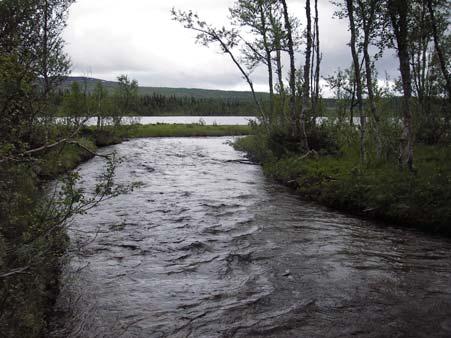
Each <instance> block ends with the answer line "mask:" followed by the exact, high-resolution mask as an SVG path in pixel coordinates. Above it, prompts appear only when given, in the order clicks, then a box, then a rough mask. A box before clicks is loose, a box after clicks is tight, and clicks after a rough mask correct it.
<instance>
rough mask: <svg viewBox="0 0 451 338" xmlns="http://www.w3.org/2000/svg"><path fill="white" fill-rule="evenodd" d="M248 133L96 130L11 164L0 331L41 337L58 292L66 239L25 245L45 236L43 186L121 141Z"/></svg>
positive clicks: (201, 128)
mask: <svg viewBox="0 0 451 338" xmlns="http://www.w3.org/2000/svg"><path fill="white" fill-rule="evenodd" d="M250 132H251V128H250V127H248V126H239V125H237V126H215V125H211V126H206V125H201V124H191V125H169V124H167V125H166V124H158V125H132V126H121V127H119V128H111V127H109V128H104V129H101V130H97V129H96V128H94V127H86V128H83V129H82V130H81V131H80V135H78V137H77V139H76V142H71V143H61V144H60V145H58V146H56V147H54V148H52V149H51V150H48V151H47V152H45V153H43V154H41V156H40V157H39V158H38V160H37V161H35V162H33V164H32V165H28V164H27V165H20V166H17V165H16V164H12V165H10V166H9V167H5V168H4V170H3V172H2V175H4V176H5V178H7V179H8V181H10V185H11V187H10V190H12V191H15V195H14V196H13V197H14V198H15V202H14V203H11V204H12V205H14V206H15V208H13V209H9V210H8V213H9V214H8V215H0V216H1V217H0V219H1V220H2V226H3V227H4V228H5V229H6V228H7V229H9V230H8V231H7V232H6V231H4V233H5V234H6V236H5V237H2V235H0V266H1V270H0V301H1V302H2V304H3V305H2V309H3V311H1V314H0V331H1V332H3V333H4V334H5V335H6V336H11V337H30V338H32V337H43V336H46V328H47V322H48V318H49V316H50V315H51V311H52V307H53V304H54V302H55V299H56V297H57V295H58V292H59V286H58V280H59V276H60V270H61V262H60V260H61V257H62V256H63V254H64V252H65V251H66V249H67V246H68V238H67V235H66V232H65V230H64V228H61V229H55V230H54V231H51V232H49V233H48V234H46V235H45V236H44V237H43V238H42V239H40V240H37V241H33V242H32V243H28V239H29V238H32V237H34V236H36V234H40V233H44V232H46V231H47V230H46V228H45V226H46V225H45V224H41V223H40V222H39V217H40V216H39V210H40V203H42V201H43V199H42V194H43V191H42V186H43V184H44V183H45V182H48V181H50V180H53V179H56V178H57V177H59V176H60V175H62V174H64V173H66V172H69V171H71V170H73V169H75V168H76V167H78V166H79V165H80V164H82V163H83V162H86V161H87V160H89V159H91V158H93V157H94V156H95V152H96V151H97V149H98V148H100V147H104V146H109V145H113V144H117V143H121V142H122V141H123V140H125V139H130V138H142V137H193V136H234V135H246V134H249V133H250ZM0 178H1V177H0ZM5 191H7V189H6V188H5ZM13 197H11V196H10V197H9V198H13ZM36 224H40V225H39V226H36ZM7 248H16V250H13V251H11V250H7ZM30 262H31V263H30ZM24 266H25V267H26V270H24V271H23V272H18V273H14V274H11V275H7V276H4V277H2V276H1V275H2V274H3V272H5V274H8V273H9V272H11V271H13V272H14V271H17V268H18V267H19V268H23V267H24Z"/></svg>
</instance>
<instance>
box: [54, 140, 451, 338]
mask: <svg viewBox="0 0 451 338" xmlns="http://www.w3.org/2000/svg"><path fill="white" fill-rule="evenodd" d="M231 140H233V138H230V137H224V138H154V139H135V140H132V141H129V142H125V143H122V144H120V145H116V146H113V147H109V148H106V149H103V150H102V151H103V152H107V153H108V152H111V151H113V150H114V151H117V153H118V154H119V155H120V156H122V157H123V159H124V161H123V163H122V164H121V165H120V167H119V168H118V172H117V180H118V181H119V182H121V183H130V182H138V183H139V187H138V188H137V189H135V190H134V191H133V192H130V193H128V194H124V195H121V196H118V197H116V198H114V199H112V200H110V201H107V202H104V203H102V204H100V205H98V206H97V207H95V208H94V209H92V210H90V211H89V212H88V213H87V214H85V215H80V216H77V217H76V218H75V219H74V220H73V222H72V226H71V228H70V229H69V235H70V237H71V242H72V244H71V245H72V250H71V252H72V254H71V257H70V259H68V262H67V264H66V266H65V269H64V272H63V278H62V280H61V293H60V296H59V299H58V301H57V310H58V313H57V315H56V317H55V319H54V323H53V324H52V336H53V337H86V338H91V337H92V338H94V337H192V338H203V337H205V338H207V337H282V338H284V337H451V241H450V240H447V239H442V238H435V237H431V236H427V235H425V234H422V233H418V232H415V231H411V230H406V229H401V228H396V227H391V226H388V225H382V224H376V223H374V222H369V221H363V220H361V219H358V218H355V217H351V216H348V215H345V214H342V213H338V212H335V211H331V210H328V209H327V208H324V207H321V206H318V205H317V204H313V203H308V202H305V201H302V200H301V199H300V198H299V197H298V196H297V195H296V194H295V193H293V192H291V191H290V190H288V189H286V188H284V187H281V186H280V185H278V184H276V183H274V182H272V181H271V180H268V179H266V178H265V177H264V176H263V174H262V170H261V168H260V167H259V166H257V165H253V164H252V163H250V162H248V161H247V160H246V158H245V156H244V154H243V153H240V152H237V151H235V150H234V149H233V148H232V147H231V146H230V145H228V142H230V141H231ZM103 162H104V160H103V159H102V158H95V159H93V160H91V161H89V162H87V163H85V164H83V165H82V166H81V167H80V171H81V175H82V177H83V182H82V184H83V186H84V187H85V188H86V189H87V190H89V189H90V188H91V189H92V188H93V186H94V184H95V180H96V178H98V176H99V175H100V174H101V172H102V165H103Z"/></svg>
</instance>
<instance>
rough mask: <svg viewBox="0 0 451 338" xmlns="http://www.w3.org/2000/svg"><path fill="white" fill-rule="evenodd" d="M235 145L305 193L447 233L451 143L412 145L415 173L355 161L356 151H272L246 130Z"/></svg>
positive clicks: (323, 201) (339, 206) (330, 203)
mask: <svg viewBox="0 0 451 338" xmlns="http://www.w3.org/2000/svg"><path fill="white" fill-rule="evenodd" d="M235 147H236V149H238V150H242V151H245V152H247V153H248V154H249V157H250V158H251V159H253V160H255V161H258V162H260V163H262V165H263V170H264V172H265V174H266V175H268V176H269V177H272V178H274V179H276V180H277V181H279V182H281V183H283V184H286V185H289V186H292V187H293V188H295V189H296V190H297V191H298V192H299V193H300V194H301V195H302V196H303V197H304V198H306V199H308V200H313V201H317V202H319V203H321V204H324V205H326V206H329V207H333V208H336V209H340V210H344V211H347V212H351V213H354V214H358V215H364V216H366V217H372V218H377V219H382V220H385V221H388V222H393V223H396V224H399V225H402V226H410V227H415V228H418V229H421V230H424V231H428V232H432V233H441V234H446V235H451V149H450V148H449V147H446V146H421V145H419V146H417V148H416V161H415V166H416V171H415V173H407V172H401V171H400V170H399V169H398V167H397V166H396V165H395V164H394V163H393V162H391V161H386V162H385V163H379V164H377V165H371V166H370V165H367V166H363V167H362V166H360V165H357V166H356V163H359V160H358V157H357V156H358V155H357V152H356V153H355V155H351V154H349V153H348V154H339V155H329V156H319V155H313V156H309V157H307V158H305V157H303V156H301V155H296V154H286V155H284V156H282V157H277V156H275V154H274V153H272V152H271V151H270V150H268V147H267V146H266V143H265V140H262V139H259V137H257V136H249V137H245V138H242V139H240V140H238V141H237V142H236V144H235Z"/></svg>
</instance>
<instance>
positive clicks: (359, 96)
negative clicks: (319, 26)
mask: <svg viewBox="0 0 451 338" xmlns="http://www.w3.org/2000/svg"><path fill="white" fill-rule="evenodd" d="M346 8H347V11H348V18H349V28H350V30H351V53H352V61H353V64H354V81H355V85H356V95H357V107H358V112H359V116H360V160H361V161H362V163H363V162H364V161H365V129H366V117H365V114H364V112H363V100H362V76H361V70H360V62H359V54H358V53H357V46H356V44H357V34H356V27H355V21H354V4H353V1H352V0H346Z"/></svg>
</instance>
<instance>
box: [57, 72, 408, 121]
mask: <svg viewBox="0 0 451 338" xmlns="http://www.w3.org/2000/svg"><path fill="white" fill-rule="evenodd" d="M75 79H76V80H75ZM82 80H83V78H80V79H78V78H71V82H70V88H68V87H67V82H66V86H64V87H62V88H60V89H59V90H58V91H57V92H56V93H55V94H54V100H53V102H54V107H55V111H56V113H57V115H60V116H69V115H71V116H72V115H78V116H99V115H103V116H114V115H117V114H123V115H136V116H158V115H186V116H190V115H191V116H198V115H200V116H255V115H257V113H258V112H257V107H256V105H255V102H253V100H252V98H251V96H250V95H248V96H246V95H244V94H245V92H226V91H224V92H222V91H213V90H210V91H202V90H200V89H177V88H167V90H166V91H164V92H151V91H150V88H147V87H138V86H137V83H136V84H135V86H136V88H129V89H127V84H123V85H122V87H120V85H118V83H117V82H111V83H110V82H105V81H101V80H96V81H97V82H96V83H93V81H94V79H90V81H89V82H88V83H87V85H86V83H85V82H84V81H82ZM127 81H129V80H128V79H127ZM119 83H120V82H119ZM112 84H114V86H113V85H112ZM129 85H130V84H129ZM132 87H133V86H132ZM121 88H122V89H121ZM143 88H144V89H148V90H146V91H143V90H140V89H143ZM121 91H122V92H123V93H125V94H123V95H121V94H120V93H121ZM200 93H202V95H201V94H200ZM233 93H236V96H233ZM264 94H265V93H261V95H260V97H259V99H260V101H261V104H262V106H263V107H266V106H268V105H269V99H268V96H267V95H264ZM124 95H125V98H124ZM121 96H122V98H121ZM348 101H349V100H345V99H336V98H320V104H319V106H320V107H319V111H320V112H321V115H322V116H328V117H340V116H348V115H349V111H348V110H349V105H350V103H349V102H348ZM124 103H125V106H124ZM380 105H381V106H382V107H383V110H384V111H385V113H386V114H388V115H393V116H395V115H396V112H398V111H399V109H400V106H401V100H400V98H398V97H386V98H380ZM120 106H122V109H120ZM117 110H119V111H117ZM99 113H100V114H99ZM351 115H352V114H351ZM355 117H357V115H355Z"/></svg>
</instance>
